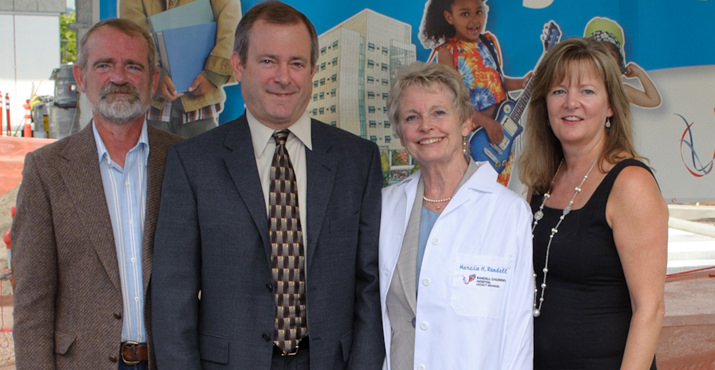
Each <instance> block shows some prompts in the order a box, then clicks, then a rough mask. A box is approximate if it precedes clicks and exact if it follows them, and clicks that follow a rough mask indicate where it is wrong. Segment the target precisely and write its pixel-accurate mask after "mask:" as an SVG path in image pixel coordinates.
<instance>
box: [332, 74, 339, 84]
mask: <svg viewBox="0 0 715 370" xmlns="http://www.w3.org/2000/svg"><path fill="white" fill-rule="evenodd" d="M337 80H338V75H337V74H336V73H333V75H332V76H330V81H333V82H335V81H337Z"/></svg>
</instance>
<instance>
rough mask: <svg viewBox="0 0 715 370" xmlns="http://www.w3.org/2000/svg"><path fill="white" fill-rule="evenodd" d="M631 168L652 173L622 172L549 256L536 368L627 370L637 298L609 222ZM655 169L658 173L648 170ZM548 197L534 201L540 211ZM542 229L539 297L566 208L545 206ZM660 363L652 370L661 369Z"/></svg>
mask: <svg viewBox="0 0 715 370" xmlns="http://www.w3.org/2000/svg"><path fill="white" fill-rule="evenodd" d="M626 166H640V167H644V168H646V169H648V167H647V166H646V165H645V164H643V163H642V162H640V161H637V160H635V159H626V160H623V161H621V162H619V163H618V164H616V166H614V167H613V168H612V169H611V170H610V171H609V173H608V174H606V177H605V178H604V179H603V181H601V184H599V186H598V188H597V189H596V191H595V192H594V193H593V195H592V196H591V198H590V199H589V200H588V202H587V203H586V204H585V205H584V207H583V208H581V209H578V210H574V211H571V212H570V213H569V214H568V215H567V216H566V218H565V219H564V221H563V222H562V223H561V226H559V231H558V233H557V234H556V235H555V236H554V239H553V242H552V243H551V250H550V252H549V273H548V276H547V281H546V284H547V286H546V292H545V295H544V302H543V305H542V307H541V316H539V317H537V318H535V319H534V369H535V370H546V369H549V370H552V369H554V370H555V369H598V370H608V369H619V368H620V366H621V360H622V358H623V351H624V349H625V346H626V338H627V336H628V328H629V326H630V320H631V315H632V311H631V300H630V296H629V294H628V286H627V285H626V279H625V276H624V274H623V267H622V266H621V261H620V259H619V258H618V251H617V250H616V245H615V243H614V241H613V233H612V230H611V228H610V227H609V226H608V223H607V222H606V202H607V201H608V196H609V194H610V192H611V189H612V188H613V183H614V182H615V180H616V177H617V176H618V174H619V173H620V172H621V170H622V169H623V168H624V167H626ZM648 170H649V171H650V169H648ZM542 200H543V195H534V196H533V197H532V199H531V209H532V212H536V211H538V209H539V206H540V205H541V202H542ZM543 213H544V217H543V218H542V219H541V220H540V221H539V223H538V225H537V227H536V229H535V230H534V272H536V275H537V277H536V285H537V287H538V290H539V291H538V295H537V299H538V297H540V295H541V283H542V281H543V278H544V273H543V271H542V269H543V268H544V261H545V257H546V246H547V244H548V241H549V235H550V233H551V228H553V227H554V226H555V225H556V223H557V221H558V218H559V217H560V216H561V214H562V210H561V209H553V208H549V207H546V206H545V207H544V209H543ZM655 368H656V367H655V359H654V360H653V364H652V366H651V369H655Z"/></svg>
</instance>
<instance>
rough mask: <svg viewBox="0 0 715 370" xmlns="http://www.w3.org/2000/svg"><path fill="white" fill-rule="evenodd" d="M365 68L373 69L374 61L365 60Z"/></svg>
mask: <svg viewBox="0 0 715 370" xmlns="http://www.w3.org/2000/svg"><path fill="white" fill-rule="evenodd" d="M367 68H375V61H374V60H372V59H368V60H367Z"/></svg>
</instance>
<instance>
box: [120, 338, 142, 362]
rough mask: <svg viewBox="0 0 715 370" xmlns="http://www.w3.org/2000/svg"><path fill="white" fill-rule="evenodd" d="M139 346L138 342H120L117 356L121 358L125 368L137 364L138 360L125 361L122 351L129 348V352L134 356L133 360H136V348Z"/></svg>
mask: <svg viewBox="0 0 715 370" xmlns="http://www.w3.org/2000/svg"><path fill="white" fill-rule="evenodd" d="M138 345H139V342H135V341H133V340H128V341H126V342H122V345H121V346H120V347H119V356H120V357H121V358H122V362H123V363H124V365H127V366H133V365H137V364H139V362H140V361H139V360H127V359H126V358H124V349H125V348H127V347H128V348H130V351H131V352H132V354H133V355H134V358H135V359H136V358H137V346H138Z"/></svg>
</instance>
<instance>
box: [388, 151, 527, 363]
mask: <svg viewBox="0 0 715 370" xmlns="http://www.w3.org/2000/svg"><path fill="white" fill-rule="evenodd" d="M419 176H420V173H419V172H418V173H415V174H414V175H412V176H410V177H409V178H407V179H406V180H404V181H402V182H401V183H399V184H396V185H393V186H390V187H388V188H385V189H384V190H383V194H382V219H381V224H380V228H381V229H380V260H379V261H380V304H381V307H382V322H383V332H384V335H385V349H386V352H387V359H386V363H385V367H384V368H386V369H389V368H390V343H391V337H390V332H391V328H390V320H389V317H388V314H387V308H386V297H387V291H388V289H389V287H390V281H391V280H392V276H393V272H394V271H395V266H396V264H397V259H398V257H399V254H400V248H401V245H402V238H403V235H404V232H405V230H406V228H407V222H408V220H409V217H410V212H411V209H412V205H413V203H414V200H415V194H416V192H417V184H418V181H419ZM496 177H497V174H496V172H495V171H494V170H493V169H492V167H491V166H489V165H488V164H486V162H484V163H480V166H479V168H478V169H477V170H476V172H475V173H474V174H473V175H472V176H471V177H470V178H469V179H468V180H467V181H466V182H465V184H464V185H462V187H461V188H460V189H458V191H457V192H456V193H455V194H454V196H453V198H452V200H451V201H450V202H449V204H448V205H447V207H446V208H445V209H444V211H443V212H442V214H441V215H440V216H439V218H438V219H437V221H436V222H435V224H434V227H433V228H432V231H431V233H430V235H429V239H428V242H427V248H426V250H425V254H424V261H423V262H422V270H421V273H420V276H419V278H418V280H417V284H418V290H419V294H418V298H417V316H416V320H415V327H416V333H415V357H414V367H415V369H420V370H425V369H426V370H430V369H435V370H445V369H449V370H459V369H484V370H506V369H515V370H529V369H531V368H532V366H533V363H532V361H533V317H532V309H533V298H534V280H533V275H532V271H533V268H532V245H531V219H532V218H531V212H530V209H529V207H528V205H527V204H526V202H525V201H524V200H523V199H522V198H520V197H518V196H517V195H516V194H515V193H513V192H512V191H510V190H508V189H506V188H505V187H503V186H501V185H499V184H498V183H497V181H496Z"/></svg>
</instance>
